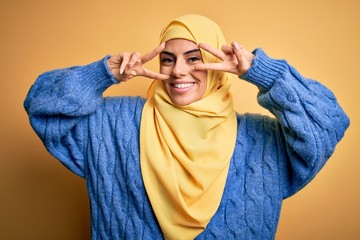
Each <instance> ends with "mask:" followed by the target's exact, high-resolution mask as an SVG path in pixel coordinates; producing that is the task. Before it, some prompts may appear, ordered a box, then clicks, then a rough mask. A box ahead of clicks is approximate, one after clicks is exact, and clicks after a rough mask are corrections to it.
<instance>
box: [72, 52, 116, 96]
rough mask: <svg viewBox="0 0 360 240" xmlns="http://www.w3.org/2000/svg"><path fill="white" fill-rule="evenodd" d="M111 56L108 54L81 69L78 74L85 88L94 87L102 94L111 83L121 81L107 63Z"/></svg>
mask: <svg viewBox="0 0 360 240" xmlns="http://www.w3.org/2000/svg"><path fill="white" fill-rule="evenodd" d="M109 58H110V55H107V56H106V57H104V58H103V59H101V60H99V61H96V62H93V63H90V64H88V65H86V66H84V68H82V69H81V71H80V72H79V73H78V74H79V75H80V79H81V80H82V81H83V83H82V84H83V86H84V87H85V88H89V89H94V90H95V92H97V93H98V94H100V95H101V94H102V93H103V92H104V91H105V90H106V89H107V88H108V87H110V86H111V85H113V84H118V83H119V82H118V81H117V80H116V79H115V78H114V76H113V74H112V73H111V71H110V69H109V67H108V65H107V60H108V59H109Z"/></svg>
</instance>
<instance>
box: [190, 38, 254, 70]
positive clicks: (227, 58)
mask: <svg viewBox="0 0 360 240" xmlns="http://www.w3.org/2000/svg"><path fill="white" fill-rule="evenodd" d="M199 48H201V49H203V50H205V51H207V52H209V53H211V54H212V55H214V56H215V57H217V58H218V59H220V60H221V62H217V63H200V64H197V65H196V66H195V67H194V69H195V70H215V71H225V72H229V73H233V74H236V75H238V76H241V75H243V74H244V73H246V71H247V70H248V69H249V68H250V67H251V64H252V60H253V59H254V57H255V55H254V54H252V53H251V52H249V51H248V50H246V49H244V48H243V47H242V46H241V45H239V44H238V43H237V42H232V43H231V46H228V45H224V46H222V48H221V50H219V49H216V48H214V47H211V46H210V45H207V44H205V43H199Z"/></svg>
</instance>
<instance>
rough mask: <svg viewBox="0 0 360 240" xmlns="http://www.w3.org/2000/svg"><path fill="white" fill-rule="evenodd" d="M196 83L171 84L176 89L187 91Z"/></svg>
mask: <svg viewBox="0 0 360 240" xmlns="http://www.w3.org/2000/svg"><path fill="white" fill-rule="evenodd" d="M194 84H195V83H193V82H192V83H171V86H172V87H174V88H179V89H185V88H189V87H191V86H193V85H194Z"/></svg>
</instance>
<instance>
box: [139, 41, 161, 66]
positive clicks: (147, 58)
mask: <svg viewBox="0 0 360 240" xmlns="http://www.w3.org/2000/svg"><path fill="white" fill-rule="evenodd" d="M164 48H165V42H162V43H161V44H160V45H159V46H157V47H156V48H155V49H153V50H152V51H150V52H148V53H147V54H145V55H143V56H142V57H141V62H142V63H146V62H148V61H150V60H151V59H153V58H154V57H156V56H157V55H158V54H159V53H161V51H162V50H164Z"/></svg>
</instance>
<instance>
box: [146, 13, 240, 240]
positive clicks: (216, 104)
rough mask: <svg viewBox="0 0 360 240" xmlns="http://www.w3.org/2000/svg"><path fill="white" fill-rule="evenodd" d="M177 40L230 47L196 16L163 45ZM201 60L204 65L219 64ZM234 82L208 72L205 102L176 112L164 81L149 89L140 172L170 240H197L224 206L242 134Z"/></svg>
mask: <svg viewBox="0 0 360 240" xmlns="http://www.w3.org/2000/svg"><path fill="white" fill-rule="evenodd" d="M176 38H182V39H187V40H190V41H193V42H195V43H196V44H198V43H200V42H204V43H207V44H210V45H212V46H213V47H215V48H217V49H220V48H221V46H222V45H224V44H226V42H225V38H224V36H223V34H222V32H221V30H220V28H219V27H218V25H217V24H216V23H214V22H213V21H212V20H210V19H208V18H206V17H203V16H199V15H194V14H191V15H185V16H182V17H179V18H176V19H175V20H173V21H171V22H170V23H169V24H168V25H167V26H166V27H165V28H164V30H163V31H162V33H161V35H160V42H166V41H168V40H171V39H176ZM201 54H202V58H203V61H204V62H205V63H213V62H216V61H217V60H216V57H214V56H213V55H212V54H210V53H208V52H206V51H203V50H201ZM231 82H232V76H231V75H230V74H228V73H225V72H220V71H210V70H208V72H207V89H206V91H205V94H204V96H203V97H202V98H201V99H200V100H198V101H196V102H193V103H191V104H189V105H186V106H175V105H174V104H173V103H172V101H171V99H170V97H169V96H168V94H167V92H166V89H165V86H164V84H163V82H162V81H160V80H155V81H154V82H153V84H152V85H151V86H150V88H149V91H148V99H147V101H146V103H145V106H144V109H143V112H142V118H141V127H140V163H141V172H142V176H143V180H144V184H145V188H146V192H147V194H148V197H149V199H150V202H151V205H152V208H153V210H154V213H155V215H156V218H157V220H158V222H159V224H160V227H161V230H162V232H163V234H164V237H165V238H166V239H194V238H195V237H196V236H198V235H199V234H200V233H201V232H202V231H203V230H204V229H205V228H206V225H207V224H208V223H209V221H210V220H211V218H212V216H213V215H214V214H215V212H216V211H217V209H218V207H219V205H220V202H221V198H222V194H223V191H224V187H225V182H226V178H227V174H228V169H229V165H230V159H231V156H232V154H233V151H234V146H235V140H236V131H237V122H236V113H235V110H234V108H233V101H232V96H231V94H230V92H229V88H230V85H231Z"/></svg>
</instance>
